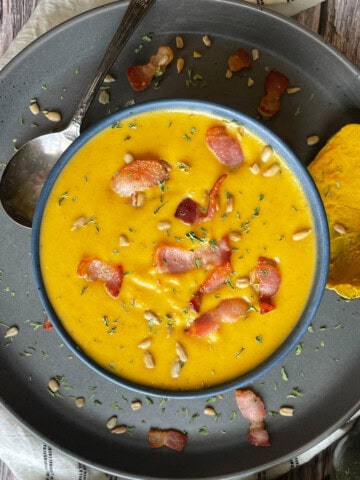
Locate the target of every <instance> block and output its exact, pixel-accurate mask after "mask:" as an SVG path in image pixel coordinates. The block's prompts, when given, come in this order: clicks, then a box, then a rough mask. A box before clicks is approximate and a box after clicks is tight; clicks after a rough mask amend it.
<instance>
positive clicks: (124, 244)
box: [119, 234, 130, 247]
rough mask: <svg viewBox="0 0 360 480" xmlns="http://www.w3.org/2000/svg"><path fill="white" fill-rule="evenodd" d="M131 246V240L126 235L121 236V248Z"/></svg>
mask: <svg viewBox="0 0 360 480" xmlns="http://www.w3.org/2000/svg"><path fill="white" fill-rule="evenodd" d="M129 245H130V242H129V239H128V237H127V236H126V235H125V234H122V235H120V237H119V246H120V247H128V246H129Z"/></svg>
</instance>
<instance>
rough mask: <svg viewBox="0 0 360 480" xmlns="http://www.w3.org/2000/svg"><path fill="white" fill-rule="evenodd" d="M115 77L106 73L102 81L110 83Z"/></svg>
mask: <svg viewBox="0 0 360 480" xmlns="http://www.w3.org/2000/svg"><path fill="white" fill-rule="evenodd" d="M115 80H116V79H115V77H113V76H112V75H111V73H108V74H107V75H106V77H105V78H104V83H112V82H115Z"/></svg>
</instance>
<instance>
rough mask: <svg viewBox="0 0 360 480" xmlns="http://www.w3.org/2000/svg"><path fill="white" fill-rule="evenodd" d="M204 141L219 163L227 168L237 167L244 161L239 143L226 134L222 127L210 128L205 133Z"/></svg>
mask: <svg viewBox="0 0 360 480" xmlns="http://www.w3.org/2000/svg"><path fill="white" fill-rule="evenodd" d="M205 141H206V144H207V146H208V147H209V148H210V150H211V151H212V152H213V153H214V154H215V156H216V158H217V159H218V160H219V162H221V163H223V164H224V165H227V166H228V167H232V168H234V167H238V166H239V165H240V164H241V163H242V162H243V161H244V154H243V151H242V148H241V145H240V144H239V142H238V141H237V140H236V139H235V138H233V137H232V136H231V135H229V133H228V132H227V130H226V128H225V127H224V126H222V125H221V126H215V127H211V128H209V129H208V130H207V131H206V134H205Z"/></svg>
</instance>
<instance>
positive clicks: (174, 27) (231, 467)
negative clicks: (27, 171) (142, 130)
mask: <svg viewBox="0 0 360 480" xmlns="http://www.w3.org/2000/svg"><path fill="white" fill-rule="evenodd" d="M125 7H126V4H125V3H123V2H119V3H116V4H112V5H110V6H107V7H102V8H100V9H97V10H94V11H92V12H90V13H87V14H84V15H82V16H80V17H77V18H75V19H73V20H71V21H69V22H67V23H65V24H63V25H62V26H60V27H59V28H57V29H55V30H53V31H51V32H50V33H48V34H47V35H46V36H44V37H42V38H41V39H39V40H38V41H37V42H36V43H34V44H33V45H32V46H31V47H30V48H28V49H26V50H25V51H24V52H23V53H22V54H21V55H19V56H18V57H17V58H16V59H15V60H13V61H12V62H11V64H9V65H8V66H7V67H6V68H5V69H4V70H3V71H2V72H1V74H0V139H1V149H0V163H1V165H2V167H1V168H3V166H4V165H5V164H6V162H7V161H8V160H9V158H10V157H11V155H12V152H13V149H14V145H15V146H20V145H21V144H22V143H24V142H25V141H27V140H29V139H30V138H32V137H34V136H36V135H38V134H40V133H42V132H47V131H49V129H51V128H53V125H52V124H49V122H48V121H47V120H46V118H45V117H44V116H42V115H40V116H38V117H34V116H33V115H32V114H31V112H30V110H29V108H28V105H29V103H30V101H31V99H32V98H37V99H38V101H39V103H40V105H41V108H42V109H44V110H45V109H55V110H60V111H61V112H62V115H63V120H62V122H63V125H66V124H67V122H68V121H69V120H70V118H71V115H72V113H73V110H74V106H75V104H76V102H77V101H78V99H79V98H80V96H81V93H82V90H83V87H84V84H85V83H87V81H88V80H89V79H90V78H91V77H92V75H93V72H94V69H95V68H96V66H97V65H98V63H99V61H100V58H101V57H102V55H103V53H104V50H105V48H106V45H107V43H108V41H109V39H110V37H111V36H112V33H113V32H114V30H115V28H116V26H117V24H118V22H119V20H120V18H121V16H122V14H123V12H124V10H125ZM145 34H151V35H148V36H147V37H146V39H143V38H142V37H143V36H144V35H145ZM179 34H180V35H181V36H182V37H183V39H184V43H185V46H184V49H183V50H182V51H181V52H176V55H179V53H181V56H183V57H184V59H185V68H184V70H183V72H182V73H181V74H180V75H178V74H177V72H176V66H175V64H173V65H172V66H171V67H170V68H169V69H168V71H167V73H166V75H165V76H164V77H163V78H162V79H161V81H160V83H159V85H158V86H157V88H155V87H154V88H153V87H151V88H150V89H148V90H146V91H145V92H142V93H134V92H133V91H132V90H131V89H130V87H129V85H128V83H127V80H126V76H125V70H126V67H127V66H128V65H130V64H134V63H142V62H145V61H146V59H148V57H149V56H150V55H151V54H153V52H154V51H155V50H156V49H157V47H158V46H159V45H160V44H169V45H172V46H174V47H175V36H176V35H179ZM204 34H208V35H209V37H210V38H211V40H212V45H211V46H210V47H206V46H205V45H204V44H203V42H202V36H203V35H204ZM149 38H151V41H147V40H149ZM239 47H243V48H245V49H248V50H251V49H253V48H257V49H258V50H259V54H260V57H259V59H258V60H257V61H256V62H255V63H254V66H253V68H252V70H251V71H250V72H247V73H245V74H236V75H234V77H233V78H232V79H230V80H227V79H226V78H225V71H226V61H227V57H228V56H229V55H230V54H232V53H234V51H235V50H236V49H237V48H239ZM194 50H196V51H199V52H201V53H202V57H201V58H193V51H194ZM267 67H271V68H274V69H278V70H280V71H281V72H283V73H285V74H286V75H287V76H288V77H289V78H290V81H291V84H292V85H293V86H299V87H301V90H300V91H299V92H298V93H296V94H293V95H285V96H284V97H283V98H282V102H281V111H280V113H279V114H278V115H277V116H276V117H275V118H273V119H272V120H270V121H269V122H268V123H267V126H268V127H269V128H270V129H272V130H273V131H274V132H275V133H277V134H278V135H279V136H281V137H282V138H283V139H285V140H286V142H287V143H288V144H289V145H290V147H291V148H292V149H293V150H294V151H295V153H296V154H297V155H298V157H299V158H300V159H301V161H303V162H304V164H308V163H309V161H310V160H311V159H312V158H313V157H314V155H315V154H316V153H317V151H318V149H319V148H320V147H321V146H322V144H323V143H324V142H325V140H326V139H327V138H328V137H329V136H330V135H332V134H333V133H334V132H335V131H336V130H337V129H338V128H340V127H341V126H342V125H344V124H346V123H349V122H359V121H360V113H359V112H360V80H359V78H360V76H359V72H358V70H357V69H356V68H355V67H353V66H352V65H351V64H350V63H349V62H347V61H346V60H345V59H344V57H343V56H341V55H340V54H338V53H337V52H336V51H335V50H334V49H332V48H331V47H329V46H327V45H326V44H325V43H323V42H322V40H321V39H320V38H319V37H317V36H314V35H313V34H311V33H309V32H308V31H306V30H304V29H303V28H301V27H300V26H299V25H298V24H296V23H294V22H292V21H289V20H287V19H285V18H282V17H280V16H277V15H275V14H272V13H269V12H267V11H262V10H261V9H258V8H256V7H253V6H251V5H249V4H245V3H240V2H236V1H221V0H198V1H196V2H191V1H189V0H177V1H176V2H169V1H166V0H158V2H157V4H156V6H155V7H154V8H153V9H152V10H151V12H150V14H149V16H148V17H147V18H146V19H145V21H144V22H143V24H142V25H141V26H140V28H139V29H138V30H137V32H136V33H135V35H134V36H133V38H132V40H131V42H130V43H129V45H128V46H127V47H126V49H125V50H124V52H123V54H122V57H121V59H119V60H118V62H117V63H116V64H115V65H114V68H113V69H112V71H113V74H114V76H116V77H117V81H116V82H115V83H113V84H111V85H110V94H111V102H110V104H108V105H100V104H99V103H98V102H97V101H95V102H94V104H93V105H92V107H91V109H90V111H89V113H88V115H87V118H86V121H85V124H84V128H86V127H87V126H88V125H90V124H92V123H93V122H94V121H96V120H98V119H99V118H102V117H104V116H106V115H108V113H109V112H111V111H114V110H116V109H118V108H122V107H123V106H124V105H126V104H127V103H128V102H129V101H131V100H134V101H135V102H136V103H140V102H143V101H145V100H150V99H156V98H174V97H177V98H196V99H203V100H212V101H216V102H217V103H220V104H224V105H228V106H231V107H234V108H237V109H239V110H240V111H242V112H244V113H246V114H248V115H250V116H253V117H256V116H257V111H256V106H257V104H258V102H259V99H260V97H261V95H262V94H263V89H264V79H265V76H266V69H267ZM248 75H250V76H251V78H252V79H253V80H254V82H255V83H254V86H252V87H251V88H249V87H248V86H247V76H248ZM314 134H316V135H319V137H320V142H319V144H317V145H316V146H312V147H309V146H307V144H306V138H307V136H309V135H314ZM274 214H275V215H276V214H277V212H274ZM30 235H31V231H30V230H28V229H24V228H22V227H19V226H18V225H16V224H14V223H13V222H12V221H11V220H10V219H9V218H8V217H7V216H6V214H5V213H4V211H3V210H0V322H1V324H0V334H1V337H2V340H1V343H0V398H1V400H2V402H3V403H4V405H5V406H6V407H7V408H9V409H10V410H11V411H12V412H13V413H15V415H16V416H17V417H18V418H19V419H20V420H21V421H22V422H23V423H24V424H25V425H26V426H27V427H28V428H30V429H31V430H32V431H34V432H35V433H37V434H38V435H40V436H41V437H42V438H44V439H45V440H46V441H47V442H49V443H51V444H52V445H54V446H57V447H59V448H61V449H62V450H64V451H65V452H67V453H68V454H69V455H72V456H74V457H76V458H78V459H79V460H80V461H82V462H84V463H86V464H90V465H94V466H96V467H98V468H101V469H103V470H105V471H108V472H112V473H115V474H119V475H122V476H124V477H127V478H144V477H146V478H149V477H150V478H184V479H195V478H204V477H208V478H210V477H211V478H216V477H218V478H219V477H221V478H233V477H242V476H245V475H246V474H248V473H250V472H257V471H260V470H261V469H264V468H267V467H269V466H272V465H275V464H277V463H279V462H281V461H283V460H285V459H288V458H290V457H291V456H293V455H295V454H297V453H299V452H301V451H304V450H306V449H307V448H309V447H311V446H313V445H315V444H316V443H317V442H319V441H320V440H322V439H324V438H326V436H327V435H329V433H330V432H332V431H333V430H334V429H335V428H337V427H338V426H340V425H341V424H342V423H343V422H344V421H345V420H346V419H347V418H348V417H349V416H350V415H351V414H352V413H354V412H355V411H356V410H357V409H358V408H359V406H360V382H358V381H354V379H357V377H358V365H359V356H360V355H359V353H360V348H359V343H358V335H359V330H360V328H359V318H358V317H359V312H360V308H359V306H360V303H359V301H353V302H351V303H349V302H345V301H343V300H341V299H339V297H338V296H336V294H334V293H333V292H326V293H325V296H324V298H323V301H322V304H321V306H320V310H319V312H318V314H317V316H316V318H315V320H314V322H313V326H312V328H311V330H310V331H309V332H307V333H306V334H305V336H304V338H303V340H302V342H301V344H300V345H299V348H298V349H296V351H294V352H292V353H290V354H289V355H288V356H287V357H286V359H285V361H284V362H283V363H282V365H281V366H279V367H276V368H274V369H273V370H271V371H270V372H268V373H267V374H266V376H265V377H263V378H262V379H260V380H258V381H256V382H255V383H254V384H253V385H252V388H253V389H255V390H256V391H257V392H259V393H260V395H261V396H262V398H263V399H264V401H265V404H266V407H267V410H268V411H269V412H277V411H278V410H279V407H281V406H283V405H289V406H292V407H294V409H295V414H294V416H293V417H282V416H280V415H269V416H268V418H267V426H268V430H269V432H270V435H271V442H272V445H271V447H269V448H256V447H253V446H251V445H249V444H248V443H247V440H246V432H247V427H248V425H247V421H245V420H243V419H242V418H240V416H239V415H236V414H235V413H234V412H236V410H237V409H236V405H235V399H234V396H233V394H232V392H230V393H229V392H228V393H226V394H225V395H224V397H223V398H219V397H216V398H209V399H199V400H196V401H194V400H186V399H171V400H167V399H164V398H161V397H157V396H154V397H150V396H149V397H146V396H144V395H136V394H134V392H132V391H130V390H126V389H122V388H120V387H117V386H115V385H114V384H113V383H111V382H110V381H108V380H107V379H105V378H104V377H102V376H100V375H98V374H96V373H95V372H94V371H93V370H91V369H90V368H88V367H87V366H86V365H85V364H83V363H82V362H81V361H80V360H78V359H75V358H73V356H72V354H71V352H70V351H69V350H67V348H66V347H65V346H63V345H62V343H61V340H60V338H59V337H58V336H57V334H56V333H55V332H54V331H44V330H43V329H42V323H43V321H44V313H43V310H42V307H41V305H40V302H39V300H38V296H37V292H36V289H35V288H34V284H33V279H32V273H31V259H30ZM59 254H61V252H59ZM14 325H16V326H17V327H18V328H19V331H20V333H19V335H17V336H16V337H13V338H12V339H8V338H7V339H4V338H3V336H4V334H5V332H6V330H7V326H9V327H10V326H14ZM54 376H57V377H58V379H59V381H60V385H61V387H60V391H59V394H57V395H51V394H50V393H49V392H48V388H47V385H48V381H49V379H50V378H51V377H54ZM77 397H84V398H85V400H86V403H85V406H84V407H83V408H81V409H79V408H78V407H76V404H75V398H77ZM134 399H138V400H140V401H141V402H142V408H141V409H140V410H138V411H133V410H132V409H131V402H132V401H133V400H134ZM208 403H211V405H212V406H213V407H214V408H215V410H216V413H217V414H216V415H215V416H214V417H209V416H205V415H204V413H203V410H204V406H205V405H206V404H208ZM113 415H117V417H118V422H119V423H121V424H126V425H128V426H129V428H128V431H127V433H125V434H123V435H113V434H111V433H110V432H109V430H108V429H107V428H106V422H107V420H108V419H109V417H111V416H113ZM150 427H160V428H178V429H181V430H186V431H187V432H188V436H189V441H188V445H187V447H186V449H185V451H184V452H183V453H181V454H178V453H175V452H172V451H170V450H166V449H165V450H164V449H160V450H151V449H150V448H149V446H148V442H147V433H148V430H149V428H150Z"/></svg>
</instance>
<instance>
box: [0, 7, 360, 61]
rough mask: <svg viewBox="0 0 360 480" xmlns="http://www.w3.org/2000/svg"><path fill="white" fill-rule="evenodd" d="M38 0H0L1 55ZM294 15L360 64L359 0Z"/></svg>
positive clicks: (316, 8) (315, 8)
mask: <svg viewBox="0 0 360 480" xmlns="http://www.w3.org/2000/svg"><path fill="white" fill-rule="evenodd" d="M38 3H39V0H0V55H2V54H3V53H4V52H5V51H6V50H7V48H8V46H9V44H10V42H11V41H12V39H13V38H14V37H15V36H16V34H17V32H18V31H19V30H20V29H21V27H22V26H23V25H24V23H25V22H26V20H27V19H28V18H29V16H30V15H31V12H32V11H33V10H34V8H35V7H36V5H37V4H38ZM295 19H296V20H297V21H298V22H300V23H301V24H303V25H305V26H307V27H308V28H310V29H311V30H313V31H315V32H317V33H319V34H320V35H322V36H323V37H324V38H325V40H326V41H328V42H330V43H331V44H332V45H334V46H335V47H336V48H338V49H339V50H340V51H341V52H343V53H344V54H345V55H346V56H347V57H348V58H349V59H350V60H351V61H352V62H353V63H354V64H355V65H357V66H358V67H360V46H359V45H360V3H359V0H326V1H324V2H322V3H321V4H319V5H317V6H316V7H313V8H310V9H308V10H305V11H304V12H302V13H299V14H298V15H296V17H295ZM309 61H310V59H309Z"/></svg>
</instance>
